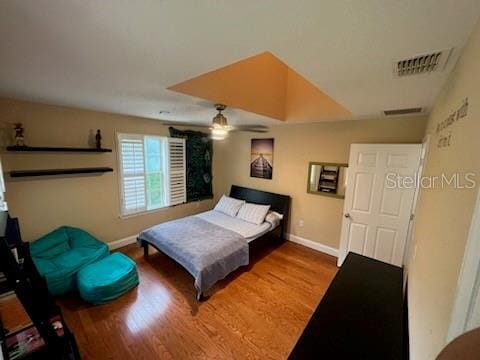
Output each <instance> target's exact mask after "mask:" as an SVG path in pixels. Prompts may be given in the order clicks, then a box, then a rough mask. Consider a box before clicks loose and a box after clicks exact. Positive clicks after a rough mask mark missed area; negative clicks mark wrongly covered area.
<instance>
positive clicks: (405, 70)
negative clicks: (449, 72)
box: [394, 49, 452, 77]
mask: <svg viewBox="0 0 480 360" xmlns="http://www.w3.org/2000/svg"><path fill="white" fill-rule="evenodd" d="M451 52H452V49H447V50H440V51H435V52H432V53H430V54H425V55H418V56H415V57H412V58H408V59H402V60H399V61H397V62H396V63H395V64H394V67H395V68H394V72H395V74H396V75H397V76H399V77H402V76H408V75H420V74H428V73H432V72H435V71H439V70H440V71H441V70H443V69H444V68H445V66H446V65H447V61H448V59H449V57H450V53H451Z"/></svg>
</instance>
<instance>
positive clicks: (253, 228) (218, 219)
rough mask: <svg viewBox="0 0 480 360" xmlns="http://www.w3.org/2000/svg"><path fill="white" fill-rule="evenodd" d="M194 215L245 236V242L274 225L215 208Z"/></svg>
mask: <svg viewBox="0 0 480 360" xmlns="http://www.w3.org/2000/svg"><path fill="white" fill-rule="evenodd" d="M195 216H196V217H199V218H200V219H202V220H205V221H208V222H209V223H212V224H214V225H217V226H220V227H223V228H225V229H228V230H230V231H233V232H236V233H237V234H239V235H241V236H242V237H243V238H245V240H247V242H250V241H252V240H255V239H257V238H259V237H260V236H262V235H264V234H266V233H267V232H269V231H270V230H272V229H273V227H274V226H273V225H272V224H271V223H269V222H266V221H265V222H263V223H262V224H260V225H256V224H252V223H249V222H247V221H244V220H240V219H238V218H235V217H231V216H228V215H226V214H224V213H221V212H219V211H215V210H210V211H206V212H203V213H200V214H197V215H195Z"/></svg>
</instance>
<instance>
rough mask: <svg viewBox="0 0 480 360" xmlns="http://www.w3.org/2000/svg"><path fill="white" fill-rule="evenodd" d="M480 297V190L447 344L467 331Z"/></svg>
mask: <svg viewBox="0 0 480 360" xmlns="http://www.w3.org/2000/svg"><path fill="white" fill-rule="evenodd" d="M477 293H479V296H480V189H478V190H477V200H476V203H475V209H474V211H473V215H472V220H471V223H470V230H469V232H468V238H467V244H466V246H465V253H464V255H463V262H462V267H461V269H460V274H459V276H458V282H457V291H456V295H455V302H454V305H453V310H452V315H451V319H450V327H449V329H448V334H447V339H446V340H447V343H448V342H450V341H452V340H453V339H455V338H456V337H457V336H459V335H461V334H463V333H464V332H465V331H467V324H468V320H469V318H470V315H471V312H472V307H473V305H474V304H473V301H474V300H475V294H477Z"/></svg>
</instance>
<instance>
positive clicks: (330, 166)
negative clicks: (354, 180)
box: [307, 162, 348, 199]
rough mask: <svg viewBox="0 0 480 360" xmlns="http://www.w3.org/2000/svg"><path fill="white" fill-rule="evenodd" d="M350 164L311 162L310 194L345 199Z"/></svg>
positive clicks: (308, 188)
mask: <svg viewBox="0 0 480 360" xmlns="http://www.w3.org/2000/svg"><path fill="white" fill-rule="evenodd" d="M347 168H348V164H341V163H338V164H337V163H324V162H311V163H309V164H308V184H307V192H308V193H309V194H316V195H324V196H331V197H336V198H339V199H344V198H345V189H346V181H347Z"/></svg>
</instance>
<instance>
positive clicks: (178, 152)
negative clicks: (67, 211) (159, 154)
mask: <svg viewBox="0 0 480 360" xmlns="http://www.w3.org/2000/svg"><path fill="white" fill-rule="evenodd" d="M168 149H169V151H168V152H169V178H170V205H177V204H182V203H184V202H186V201H187V188H186V179H185V178H186V169H185V139H180V138H169V139H168Z"/></svg>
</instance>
